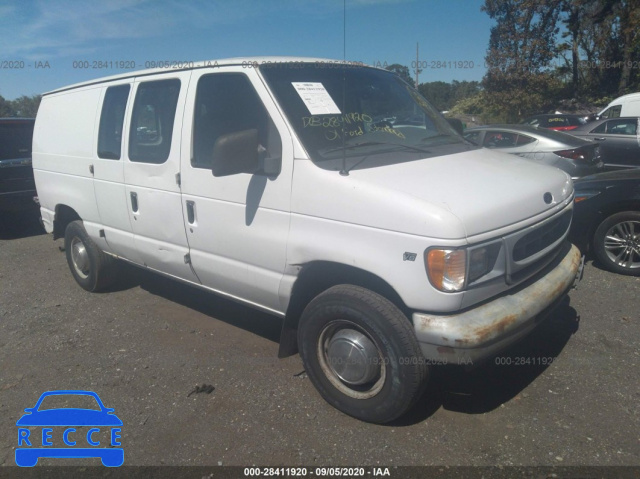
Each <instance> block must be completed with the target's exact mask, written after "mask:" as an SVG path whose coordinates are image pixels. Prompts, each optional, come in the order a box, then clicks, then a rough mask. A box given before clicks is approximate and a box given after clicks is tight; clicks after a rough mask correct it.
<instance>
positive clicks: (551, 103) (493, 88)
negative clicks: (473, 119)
mask: <svg viewBox="0 0 640 479" xmlns="http://www.w3.org/2000/svg"><path fill="white" fill-rule="evenodd" d="M482 11H483V12H485V13H486V14H487V15H489V17H490V18H491V19H493V20H494V21H495V25H494V26H493V27H492V28H491V32H490V37H489V45H488V48H487V54H486V57H485V61H486V64H487V65H488V68H487V72H486V74H485V75H484V77H483V79H482V81H481V82H456V81H454V82H452V83H445V82H430V83H421V84H420V85H418V89H419V90H420V92H421V93H422V94H423V95H424V96H425V97H426V98H427V99H429V100H430V101H431V102H432V103H433V104H434V105H435V106H436V108H438V109H439V110H451V111H452V113H457V114H472V115H477V116H479V117H480V118H482V121H483V122H486V123H493V122H517V121H518V120H520V119H521V118H522V117H524V116H527V115H531V114H535V113H542V112H548V111H551V110H556V109H558V108H561V107H560V105H561V104H562V105H563V107H565V108H566V107H568V108H571V104H574V105H575V104H583V105H584V104H586V105H595V106H604V105H606V104H607V103H608V102H609V101H610V100H612V99H613V98H615V97H617V96H620V95H623V94H625V93H631V92H636V91H640V0H485V2H484V5H483V6H482ZM388 69H390V70H393V71H395V72H396V73H398V74H400V75H401V76H402V77H403V78H405V80H407V81H408V82H409V83H410V84H413V80H412V79H411V76H410V75H409V69H408V68H407V67H403V66H402V65H391V66H390V67H389V68H388ZM567 100H569V102H567ZM567 103H569V105H567Z"/></svg>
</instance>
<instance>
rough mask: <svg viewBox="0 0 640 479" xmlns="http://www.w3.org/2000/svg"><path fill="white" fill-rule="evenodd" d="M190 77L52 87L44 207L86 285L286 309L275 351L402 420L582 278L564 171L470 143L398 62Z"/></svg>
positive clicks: (331, 395) (46, 116)
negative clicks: (444, 380) (195, 293)
mask: <svg viewBox="0 0 640 479" xmlns="http://www.w3.org/2000/svg"><path fill="white" fill-rule="evenodd" d="M181 67H184V68H175V69H173V68H168V69H164V70H152V71H142V72H137V73H129V74H124V75H118V76H113V77H109V78H104V79H99V80H96V81H92V82H86V83H82V84H79V85H73V86H70V87H67V88H61V89H59V90H56V91H53V92H50V93H47V94H45V95H44V96H43V99H42V104H41V105H40V109H39V112H38V116H37V120H36V126H35V136H34V143H33V167H34V171H35V178H36V184H37V189H38V194H39V198H40V204H41V212H42V218H43V221H44V225H45V226H46V229H47V231H48V232H50V233H53V235H54V238H62V237H64V241H65V249H66V255H67V261H68V263H69V267H70V269H71V273H72V274H73V276H74V277H75V279H76V281H77V282H78V283H79V284H80V286H82V287H83V288H84V289H86V290H88V291H95V290H98V289H102V288H105V287H107V286H108V285H109V284H110V283H111V282H112V281H114V280H115V276H114V274H115V271H116V270H115V268H114V263H115V260H116V259H119V260H123V261H127V262H129V263H132V264H134V265H138V266H140V267H144V268H147V269H149V270H153V271H156V272H158V273H162V274H164V275H167V276H170V277H173V278H175V279H177V280H180V281H183V282H186V283H189V284H192V285H195V286H198V287H201V288H204V289H207V290H209V291H213V292H215V293H219V294H221V295H223V296H225V297H227V298H232V299H234V300H237V301H240V302H242V303H244V304H247V305H249V306H251V307H254V308H258V309H260V310H263V311H267V312H269V313H272V314H273V315H275V316H279V317H281V318H283V328H282V337H281V345H280V356H287V355H291V354H294V353H295V352H297V351H299V352H300V354H301V357H302V360H303V362H304V365H305V368H306V371H307V373H308V375H309V378H310V379H311V381H312V382H313V384H314V385H315V386H316V388H317V389H318V391H319V392H320V394H321V395H322V396H323V397H324V398H325V399H326V400H327V401H328V402H329V403H331V404H332V405H333V406H335V407H336V408H338V409H340V410H341V411H344V412H345V413H347V414H350V415H353V416H355V417H358V418H361V419H364V420H367V421H372V422H388V421H391V420H393V419H394V418H397V417H398V416H400V415H401V414H402V413H404V412H405V411H406V410H407V409H408V408H409V407H411V406H412V404H414V403H415V401H416V400H417V398H418V397H419V396H420V394H421V392H422V391H423V386H424V385H425V383H426V380H427V377H428V373H429V369H430V367H431V366H432V365H439V364H466V365H468V364H469V363H471V362H477V361H480V360H482V359H485V358H487V357H490V356H491V355H495V353H497V352H498V351H499V350H501V349H503V348H504V347H506V346H507V345H510V344H512V343H513V342H515V341H517V340H518V339H520V338H522V337H523V336H524V335H525V334H527V333H528V332H529V331H531V330H532V329H533V328H534V326H535V325H536V324H538V322H539V320H540V318H541V317H542V315H544V314H545V313H546V312H547V311H548V310H549V309H550V308H551V307H552V306H553V305H554V304H555V303H557V302H558V301H559V299H561V298H562V297H563V296H564V294H565V293H566V292H567V290H568V289H569V288H570V287H571V286H572V284H573V283H574V280H575V278H576V274H577V272H578V270H579V267H580V263H581V257H580V255H579V253H578V250H577V249H576V248H575V247H573V246H572V245H571V244H569V243H567V241H566V239H565V238H566V235H567V232H568V230H569V225H570V223H571V217H572V208H573V185H572V182H571V179H570V178H569V177H568V176H567V175H566V174H565V173H563V172H562V171H560V170H558V169H556V168H550V167H546V166H540V165H537V164H534V163H532V162H529V161H525V160H520V159H516V158H514V157H513V156H511V155H503V154H499V153H497V152H495V151H490V150H485V149H480V148H478V147H476V146H473V145H471V144H469V143H468V142H466V141H465V140H464V139H463V138H462V137H460V136H459V135H458V134H457V133H456V132H455V131H454V130H453V129H452V128H451V127H450V126H449V124H448V123H447V122H446V120H444V118H443V117H442V116H441V115H440V114H439V113H438V112H437V111H436V110H434V108H433V107H432V106H431V105H430V104H429V103H428V102H427V101H425V99H424V98H423V97H421V96H420V95H419V94H418V93H417V92H416V90H414V89H413V88H412V87H410V86H409V85H407V84H406V83H404V82H403V81H402V80H401V79H400V78H399V77H398V76H396V75H395V74H392V73H390V72H388V71H385V70H381V69H376V68H370V67H364V66H362V65H353V64H344V63H340V62H333V61H328V60H318V59H291V58H252V59H246V58H241V59H231V60H224V61H216V62H203V63H196V64H193V65H191V64H190V65H182V66H181ZM211 300H212V301H215V299H214V298H213V297H212V299H211ZM247 353H249V352H247Z"/></svg>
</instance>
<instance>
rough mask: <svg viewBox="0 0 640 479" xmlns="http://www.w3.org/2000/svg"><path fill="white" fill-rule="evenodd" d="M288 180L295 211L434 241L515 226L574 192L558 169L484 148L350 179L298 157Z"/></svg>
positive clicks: (366, 170) (368, 171)
mask: <svg viewBox="0 0 640 479" xmlns="http://www.w3.org/2000/svg"><path fill="white" fill-rule="evenodd" d="M294 176H295V178H294V182H293V185H294V191H293V197H292V211H293V213H300V214H305V215H312V216H316V217H321V218H326V219H334V220H338V221H344V222H349V223H354V224H358V225H362V226H369V227H375V228H383V229H389V230H391V231H396V232H401V233H408V234H417V235H421V236H428V237H432V238H440V239H462V238H468V237H471V236H475V235H479V234H482V233H486V232H490V231H493V230H496V229H499V228H504V227H507V226H509V225H512V224H515V223H520V222H522V221H525V220H526V219H528V218H531V217H534V216H536V215H539V214H541V213H544V212H545V211H547V210H550V209H553V208H554V207H556V206H557V205H558V204H559V203H562V202H563V201H564V200H566V199H567V198H568V197H569V196H571V195H572V193H573V183H572V181H571V178H570V177H569V175H567V174H566V173H564V172H563V171H561V170H559V169H557V168H554V167H549V166H544V165H539V164H536V163H535V162H533V161H528V160H522V159H520V158H518V157H516V156H513V155H509V154H505V153H498V152H495V151H492V150H487V149H479V150H473V151H466V152H464V153H457V154H453V155H446V156H439V157H432V158H427V159H423V160H417V161H409V162H404V163H398V164H395V165H388V166H380V167H376V168H364V169H359V170H352V171H350V172H349V176H340V175H339V174H338V173H337V172H335V171H327V170H323V169H321V168H319V167H317V166H316V165H314V164H313V163H312V162H311V161H308V160H306V161H305V160H303V161H297V162H296V166H295V169H294ZM549 194H550V196H549ZM549 200H550V202H549Z"/></svg>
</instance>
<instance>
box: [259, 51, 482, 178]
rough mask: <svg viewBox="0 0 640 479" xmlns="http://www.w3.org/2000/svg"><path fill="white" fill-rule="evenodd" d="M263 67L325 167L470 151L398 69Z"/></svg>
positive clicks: (303, 65)
mask: <svg viewBox="0 0 640 479" xmlns="http://www.w3.org/2000/svg"><path fill="white" fill-rule="evenodd" d="M260 72H261V73H262V76H263V77H264V79H265V81H266V82H267V85H268V86H269V87H270V89H271V90H272V92H273V93H274V95H275V96H276V98H277V100H278V102H279V103H280V105H281V106H282V108H283V109H284V112H285V114H286V116H287V118H288V119H289V122H290V123H291V125H292V126H293V128H294V129H295V131H296V133H297V134H298V137H299V138H300V140H301V141H302V143H303V145H304V147H305V149H306V150H307V152H308V153H309V155H310V156H311V159H312V160H313V161H314V162H315V163H316V164H317V165H318V166H320V167H321V168H325V169H330V170H340V169H342V167H343V162H344V166H345V168H346V169H347V170H352V169H360V168H371V167H376V166H383V165H389V164H395V163H401V162H405V161H413V160H418V159H423V158H428V157H433V156H440V155H445V154H452V153H458V152H460V151H466V150H469V149H470V148H473V147H472V146H470V144H469V143H468V142H466V141H465V140H464V139H463V138H462V137H460V136H459V135H458V134H457V133H456V131H455V130H454V129H453V128H452V127H451V126H450V125H449V123H448V122H447V121H446V120H445V119H444V118H443V117H442V116H441V115H440V113H439V112H438V111H437V110H435V108H433V106H431V105H430V104H429V102H427V101H426V100H425V99H424V98H423V97H422V96H421V95H420V94H419V93H418V92H417V91H416V90H415V89H414V88H412V87H411V86H409V85H408V84H407V83H405V82H404V81H403V80H401V79H400V78H399V77H398V76H397V75H395V74H394V73H391V72H387V71H384V70H379V69H376V68H370V67H365V66H362V65H351V64H345V65H337V66H336V65H333V64H327V63H293V64H278V63H274V64H263V65H261V66H260Z"/></svg>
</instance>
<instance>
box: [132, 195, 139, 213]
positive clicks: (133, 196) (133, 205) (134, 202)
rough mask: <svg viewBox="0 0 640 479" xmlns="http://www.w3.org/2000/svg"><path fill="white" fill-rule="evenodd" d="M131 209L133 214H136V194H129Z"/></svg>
mask: <svg viewBox="0 0 640 479" xmlns="http://www.w3.org/2000/svg"><path fill="white" fill-rule="evenodd" d="M131 209H132V210H133V212H134V213H137V212H138V193H135V192H133V191H132V192H131Z"/></svg>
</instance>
